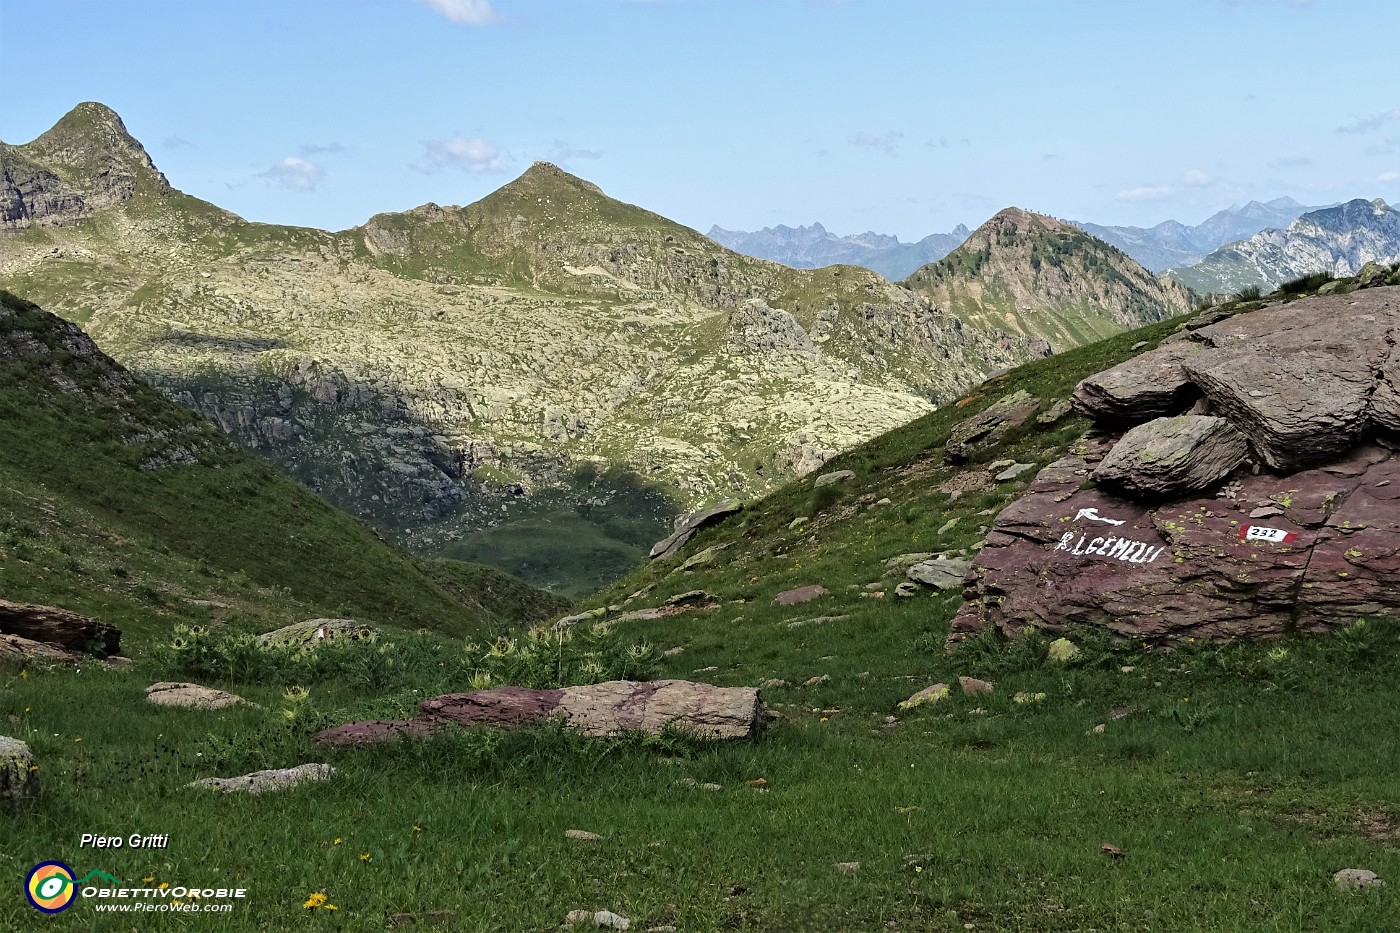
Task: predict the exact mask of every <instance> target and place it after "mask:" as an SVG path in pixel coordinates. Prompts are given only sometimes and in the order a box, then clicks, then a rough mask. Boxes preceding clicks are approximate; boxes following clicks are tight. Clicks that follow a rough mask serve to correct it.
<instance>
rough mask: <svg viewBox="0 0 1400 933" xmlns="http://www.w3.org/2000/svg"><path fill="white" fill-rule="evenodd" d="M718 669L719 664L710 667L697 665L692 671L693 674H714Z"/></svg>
mask: <svg viewBox="0 0 1400 933" xmlns="http://www.w3.org/2000/svg"><path fill="white" fill-rule="evenodd" d="M717 670H719V666H718V665H716V664H711V665H710V666H709V667H697V668H696V669H695V670H693V671H691V673H692V674H713V673H714V672H715V671H717Z"/></svg>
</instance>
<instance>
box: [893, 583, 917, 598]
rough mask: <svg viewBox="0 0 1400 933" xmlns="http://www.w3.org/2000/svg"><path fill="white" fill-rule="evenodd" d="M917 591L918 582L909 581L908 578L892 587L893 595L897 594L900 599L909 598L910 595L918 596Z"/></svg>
mask: <svg viewBox="0 0 1400 933" xmlns="http://www.w3.org/2000/svg"><path fill="white" fill-rule="evenodd" d="M919 592H920V591H919V586H918V584H917V583H910V582H909V581H908V580H906V581H904V582H903V583H901V584H899V585H898V586H896V587H895V588H894V595H895V596H898V597H899V598H900V599H909V598H910V597H912V596H918V595H919Z"/></svg>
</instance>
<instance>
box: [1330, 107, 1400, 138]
mask: <svg viewBox="0 0 1400 933" xmlns="http://www.w3.org/2000/svg"><path fill="white" fill-rule="evenodd" d="M1387 123H1400V107H1396V108H1395V109H1394V110H1387V111H1386V112H1385V113H1378V114H1376V115H1375V116H1374V117H1366V118H1364V119H1361V120H1357V121H1356V122H1354V123H1348V124H1346V125H1344V126H1339V127H1337V132H1338V133H1373V132H1375V131H1376V130H1378V129H1380V128H1381V127H1383V126H1385V125H1386V124H1387Z"/></svg>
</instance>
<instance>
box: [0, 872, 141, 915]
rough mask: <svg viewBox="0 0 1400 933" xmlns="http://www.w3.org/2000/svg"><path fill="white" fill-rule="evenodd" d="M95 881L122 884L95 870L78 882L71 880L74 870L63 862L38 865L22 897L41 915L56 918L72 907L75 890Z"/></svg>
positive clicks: (76, 894)
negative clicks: (95, 879)
mask: <svg viewBox="0 0 1400 933" xmlns="http://www.w3.org/2000/svg"><path fill="white" fill-rule="evenodd" d="M94 878H97V879H98V880H100V881H105V882H107V883H109V884H112V885H120V884H121V882H120V881H118V880H117V879H116V878H113V877H112V876H111V875H109V874H107V873H106V872H105V871H102V870H100V869H97V868H94V869H93V870H92V871H90V872H88V873H87V874H86V875H83V877H81V878H74V877H73V869H71V868H69V867H68V866H67V865H65V864H63V863H62V862H52V861H51V862H40V863H39V864H38V865H35V866H34V867H33V868H32V869H30V871H29V877H28V878H26V879H24V896H25V897H27V898H29V903H30V904H31V905H33V907H34V909H35V910H37V911H39V912H40V913H45V914H58V913H62V912H63V911H65V910H67V909H68V908H69V907H72V906H73V901H74V900H75V899H76V898H77V896H78V886H79V885H83V884H87V883H88V882H89V881H91V880H92V879H94Z"/></svg>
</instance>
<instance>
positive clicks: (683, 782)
mask: <svg viewBox="0 0 1400 933" xmlns="http://www.w3.org/2000/svg"><path fill="white" fill-rule="evenodd" d="M676 786H677V787H690V788H693V789H695V790H703V791H707V792H709V793H714V792H715V791H719V790H724V787H723V786H722V785H720V784H710V783H706V784H701V783H700V782H699V781H697V780H695V778H681V779H680V780H679V781H677V782H676Z"/></svg>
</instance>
